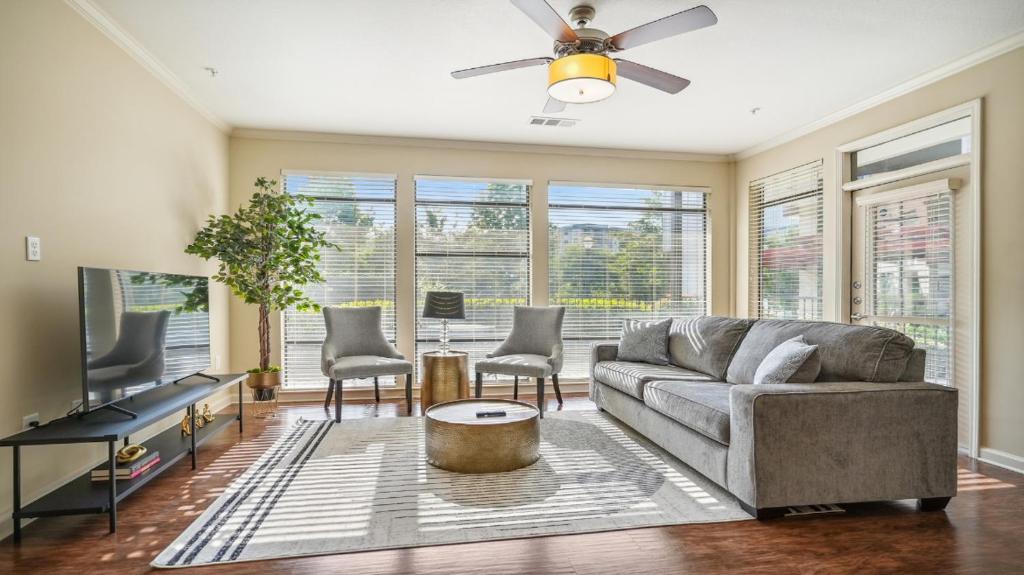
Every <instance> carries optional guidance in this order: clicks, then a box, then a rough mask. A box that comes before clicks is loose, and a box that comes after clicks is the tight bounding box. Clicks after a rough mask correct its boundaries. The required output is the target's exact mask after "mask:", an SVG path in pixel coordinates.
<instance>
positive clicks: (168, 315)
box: [78, 267, 210, 411]
mask: <svg viewBox="0 0 1024 575" xmlns="http://www.w3.org/2000/svg"><path fill="white" fill-rule="evenodd" d="M208 285H209V284H208V280H207V278H205V277H203V276H185V275H178V274H166V273H154V272H138V271H128V270H111V269H101V268H86V267H80V268H78V298H79V307H80V311H79V314H80V321H81V335H82V338H81V339H82V390H83V410H84V411H90V410H94V409H96V408H98V407H102V406H104V405H107V404H109V403H112V402H115V401H119V400H121V399H124V398H126V397H129V396H131V395H134V394H136V393H139V392H142V391H145V390H147V389H151V388H154V387H156V386H159V385H163V384H166V383H171V382H174V381H175V380H177V379H181V378H183V377H186V376H189V375H192V374H194V373H198V372H200V371H202V370H204V369H208V368H209V367H210V299H209V292H208V289H207V288H208Z"/></svg>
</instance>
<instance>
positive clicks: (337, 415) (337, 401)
mask: <svg viewBox="0 0 1024 575" xmlns="http://www.w3.org/2000/svg"><path fill="white" fill-rule="evenodd" d="M341 381H342V380H340V379H338V380H335V381H334V385H335V386H336V387H337V389H335V390H334V421H336V422H338V423H341Z"/></svg>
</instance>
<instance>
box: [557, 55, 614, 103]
mask: <svg viewBox="0 0 1024 575" xmlns="http://www.w3.org/2000/svg"><path fill="white" fill-rule="evenodd" d="M615 70H616V66H615V61H614V60H612V59H611V58H609V57H607V56H601V55H600V54H573V55H571V56H564V57H562V58H559V59H557V60H555V61H554V62H552V63H551V64H549V65H548V95H549V96H551V97H552V98H554V99H556V100H561V101H562V102H567V103H569V104H586V103H589V102H597V101H600V100H604V99H605V98H607V97H608V96H611V95H612V94H613V93H614V92H615Z"/></svg>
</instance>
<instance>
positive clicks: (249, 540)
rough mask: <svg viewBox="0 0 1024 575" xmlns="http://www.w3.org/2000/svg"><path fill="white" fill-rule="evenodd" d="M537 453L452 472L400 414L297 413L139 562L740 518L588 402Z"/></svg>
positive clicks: (175, 563) (549, 422)
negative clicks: (345, 417)
mask: <svg viewBox="0 0 1024 575" xmlns="http://www.w3.org/2000/svg"><path fill="white" fill-rule="evenodd" d="M541 436H542V441H541V459H540V460H539V461H538V462H537V463H535V464H533V465H531V466H530V467H527V468H524V469H520V470H517V471H512V472H508V473H494V474H482V475H463V474H458V473H451V472H448V471H443V470H440V469H436V468H434V467H432V466H430V465H428V464H427V463H426V461H425V460H424V447H423V421H422V419H421V418H413V417H388V418H375V419H357V420H351V421H344V422H342V423H339V424H336V423H334V422H333V421H309V420H303V421H300V422H299V423H298V424H296V425H295V427H294V428H292V429H291V430H289V431H288V432H287V433H285V434H284V435H283V436H282V437H281V439H280V440H278V441H277V443H275V444H274V445H273V446H272V447H271V448H270V449H268V450H267V452H266V453H265V454H264V455H263V456H262V457H261V458H260V459H259V460H257V461H256V462H255V463H254V464H253V465H252V466H251V467H250V468H249V469H248V470H247V471H246V472H245V473H244V474H242V475H240V476H239V477H238V478H237V479H236V480H235V481H234V482H233V483H232V485H231V486H230V487H229V488H228V489H227V490H226V491H225V492H224V493H223V494H222V495H221V496H220V497H219V498H218V499H217V500H216V501H215V502H214V503H213V504H212V505H211V506H210V507H209V508H208V509H207V510H206V511H205V512H204V513H203V514H202V515H201V516H200V517H199V518H198V519H196V521H195V522H194V523H193V524H192V525H191V526H189V528H188V529H186V530H185V532H184V533H182V534H181V535H180V536H179V537H178V538H177V539H176V540H175V541H174V542H173V543H172V544H171V545H170V546H169V547H167V548H166V549H164V550H163V552H161V553H160V554H159V555H158V556H157V557H156V559H155V560H154V561H153V563H152V564H153V566H155V567H164V568H171V567H189V566H194V565H209V564H219V563H232V562H239V561H256V560H261V559H276V558H283V557H298V556H308V555H325V554H334V553H351V552H355V551H370V550H375V549H390V548H403V547H420V546H426V545H442V544H451V543H465V542H472V541H488V540H497V539H512V538H521V537H536V536H542V535H560V534H572V533H587V532H597V531H611V530H617V529H630V528H637V527H651V526H657V525H674V524H684V523H708V522H718V521H736V520H743V519H750V516H749V515H747V514H746V513H744V512H743V511H742V510H741V509H740V508H739V505H738V504H737V503H736V500H735V499H734V498H733V497H732V496H731V495H729V494H728V493H726V492H725V491H724V490H723V489H721V488H720V487H718V486H716V485H714V484H713V483H711V482H710V481H708V480H707V479H705V478H704V477H702V476H701V475H699V474H698V473H696V472H695V471H693V470H692V469H690V468H689V467H687V466H686V465H684V464H682V463H681V462H679V461H678V460H676V459H675V458H673V457H672V456H671V455H668V454H667V453H665V452H664V451H662V450H660V449H659V448H657V447H655V446H654V445H652V444H650V443H649V442H647V441H646V440H644V439H643V438H641V437H639V436H637V435H635V434H634V433H633V432H632V431H630V430H628V429H626V428H624V427H622V426H620V425H619V424H618V423H617V422H615V420H614V419H612V418H610V417H608V416H606V415H604V414H602V413H600V412H596V411H594V412H583V411H581V412H553V413H550V414H547V416H546V417H545V419H544V420H543V421H542V424H541Z"/></svg>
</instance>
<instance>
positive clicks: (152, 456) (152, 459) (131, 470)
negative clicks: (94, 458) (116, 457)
mask: <svg viewBox="0 0 1024 575" xmlns="http://www.w3.org/2000/svg"><path fill="white" fill-rule="evenodd" d="M159 462H160V452H159V451H154V452H152V453H147V454H146V455H144V456H142V457H140V458H139V459H137V460H135V461H132V462H131V463H125V464H119V465H117V467H115V468H114V477H116V478H117V479H134V478H136V477H138V476H139V475H141V474H142V473H144V472H145V471H146V470H147V469H149V468H150V467H153V466H154V465H156V464H157V463H159ZM109 477H110V473H109V471H108V470H107V468H106V467H103V468H100V469H93V470H92V480H93V481H106V480H107V479H108V478H109Z"/></svg>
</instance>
